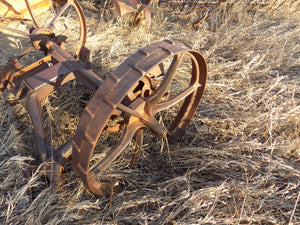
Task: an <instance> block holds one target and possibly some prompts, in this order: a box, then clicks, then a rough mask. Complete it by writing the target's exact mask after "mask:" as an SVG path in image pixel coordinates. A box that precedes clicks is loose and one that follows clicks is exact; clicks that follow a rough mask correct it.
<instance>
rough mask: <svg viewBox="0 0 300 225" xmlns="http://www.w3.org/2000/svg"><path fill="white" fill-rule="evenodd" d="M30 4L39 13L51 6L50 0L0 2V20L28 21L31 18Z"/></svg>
mask: <svg viewBox="0 0 300 225" xmlns="http://www.w3.org/2000/svg"><path fill="white" fill-rule="evenodd" d="M28 3H30V8H31V9H33V10H35V9H37V10H39V12H41V11H43V10H45V9H48V8H49V7H50V6H51V1H50V0H30V1H24V0H0V20H4V19H10V20H24V19H25V20H28V18H29V17H30V11H29V10H28V6H27V5H28Z"/></svg>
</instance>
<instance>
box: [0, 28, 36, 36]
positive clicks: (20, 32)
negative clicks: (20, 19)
mask: <svg viewBox="0 0 300 225" xmlns="http://www.w3.org/2000/svg"><path fill="white" fill-rule="evenodd" d="M0 30H8V31H11V32H14V33H17V34H21V35H23V36H26V37H30V34H29V33H27V32H25V31H21V30H17V29H14V28H10V27H5V26H0Z"/></svg>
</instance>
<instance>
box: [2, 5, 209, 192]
mask: <svg viewBox="0 0 300 225" xmlns="http://www.w3.org/2000/svg"><path fill="white" fill-rule="evenodd" d="M25 1H26V2H27V0H25ZM70 6H73V7H74V8H75V9H76V11H77V14H78V17H79V20H80V24H81V26H80V39H79V40H78V42H77V43H75V44H76V45H78V49H77V51H76V52H77V53H76V55H75V56H72V55H71V54H70V53H69V52H68V51H67V50H65V49H64V48H63V46H64V43H66V42H67V36H65V35H64V34H60V35H56V34H54V33H53V29H54V27H55V22H56V20H57V19H58V18H59V17H60V16H61V15H62V13H63V12H64V10H66V8H68V7H70ZM28 9H29V11H31V8H30V5H29V4H28ZM30 14H31V16H32V21H33V23H34V25H35V27H34V28H32V29H31V32H30V33H29V34H27V33H25V32H19V31H16V30H13V29H10V28H7V27H3V26H0V29H5V30H9V31H14V32H18V33H21V34H23V35H26V36H28V37H29V38H30V40H31V42H32V45H33V47H34V48H35V49H38V50H40V51H43V52H44V54H45V57H44V58H42V59H40V60H38V61H37V62H35V63H33V64H31V65H29V66H27V67H23V66H22V65H21V64H20V63H19V61H18V58H13V59H11V60H10V61H9V62H8V64H7V65H6V66H5V67H4V68H3V69H2V70H0V74H1V83H0V85H1V86H0V91H1V92H3V91H4V90H5V89H8V90H9V91H11V92H12V93H13V94H14V95H15V96H16V99H17V100H18V101H19V102H20V103H21V104H22V105H23V106H24V107H25V109H26V110H27V111H28V113H29V115H30V119H31V121H32V125H33V128H34V134H35V138H36V142H37V147H38V151H39V156H40V160H41V162H47V163H48V165H49V166H48V167H47V168H46V169H47V176H48V178H49V179H50V180H51V181H52V182H54V183H55V182H57V181H58V180H59V178H60V173H61V168H62V164H63V162H64V159H66V158H68V157H69V156H70V155H72V159H73V166H74V168H75V170H76V171H77V172H78V174H79V176H80V177H81V179H82V180H83V183H84V184H85V186H86V188H87V189H88V190H89V191H91V192H93V193H95V194H97V195H100V196H103V195H107V194H109V193H111V191H112V188H113V187H114V182H113V181H111V180H110V181H103V180H101V173H102V172H103V171H104V170H105V169H106V168H108V167H109V166H110V164H111V163H112V162H113V161H114V160H115V159H116V158H117V157H118V155H119V154H120V153H121V152H122V151H124V149H125V147H126V146H127V145H128V144H129V143H130V141H131V140H132V139H133V138H136V142H137V144H138V148H137V149H136V150H135V153H134V156H133V161H132V164H133V165H135V164H136V163H137V161H138V158H139V156H140V154H141V148H142V143H143V130H144V129H150V130H151V131H153V132H154V133H155V134H156V135H157V136H158V137H167V136H169V135H182V132H183V131H184V130H185V129H186V128H187V127H188V124H189V122H190V121H191V119H192V118H193V116H194V114H195V113H196V110H197V108H198V106H199V104H200V100H201V97H202V95H203V91H204V87H205V83H206V76H207V66H206V62H205V60H204V57H203V56H202V55H201V54H200V53H199V52H198V51H195V50H192V49H191V48H190V47H189V46H187V45H185V44H183V43H180V42H176V41H171V40H163V41H159V42H156V43H153V44H151V45H149V46H146V47H145V48H142V49H139V50H138V51H137V52H136V53H134V54H133V55H132V56H130V57H129V58H127V59H126V60H125V61H124V62H123V63H122V64H121V65H120V66H119V67H117V68H116V69H115V70H114V71H113V72H112V73H111V74H110V75H109V76H108V78H107V79H105V80H102V79H101V78H99V76H98V75H97V74H95V73H94V72H93V71H92V70H91V68H90V64H89V50H88V49H87V48H85V47H84V44H85V41H86V25H85V19H84V15H83V12H82V9H81V7H80V5H79V4H78V2H77V1H76V0H68V2H67V3H66V4H65V5H64V6H63V7H62V9H61V10H60V11H59V13H58V14H57V15H56V16H55V17H54V18H53V19H52V21H51V22H50V24H49V25H48V26H46V27H42V26H40V25H39V24H38V21H37V20H36V19H35V17H34V15H33V13H32V12H31V13H30ZM29 50H31V49H29ZM25 52H27V51H25ZM184 56H185V57H188V58H189V59H190V62H191V66H192V70H191V74H190V82H189V84H188V85H187V86H186V88H185V89H184V90H183V91H182V92H180V93H179V94H178V95H177V96H175V97H173V98H171V99H168V100H164V96H165V95H166V93H168V91H169V86H170V83H171V82H172V80H173V79H174V76H175V73H176V71H177V70H178V68H179V67H180V66H181V64H182V59H183V57H184ZM168 59H170V60H172V63H171V64H170V65H169V66H168V68H167V69H166V68H164V66H163V62H164V61H165V60H168ZM158 77H159V78H162V79H160V80H159V81H158V80H157V78H158ZM73 79H77V80H80V81H82V82H83V83H84V84H86V85H87V87H88V88H90V89H91V90H94V91H95V92H94V95H93V97H92V99H91V100H90V102H89V103H88V105H87V107H86V108H85V109H84V111H83V114H82V116H81V118H80V121H79V125H78V127H77V130H76V133H75V135H74V137H73V139H72V140H70V141H69V142H67V143H65V144H63V145H61V146H59V147H58V148H57V149H55V150H53V148H50V147H49V146H47V141H46V135H45V131H44V126H43V121H42V116H41V99H42V98H43V97H45V96H47V95H49V94H50V93H51V92H52V91H54V90H55V89H57V88H58V87H60V86H61V85H63V84H65V83H66V82H68V81H70V80H73ZM179 102H183V104H182V105H181V107H180V110H179V111H178V113H177V115H176V117H175V119H174V121H173V122H172V124H171V125H170V126H169V127H166V126H165V125H163V124H160V123H159V122H158V121H157V120H156V118H155V115H156V113H158V112H160V111H162V110H166V109H168V108H170V107H172V106H174V105H176V104H178V103H179ZM115 116H119V117H122V118H123V120H122V123H117V124H115V125H114V126H112V127H109V126H108V125H107V122H108V120H109V119H110V118H112V117H115ZM119 130H123V136H122V138H121V140H120V142H119V143H118V144H117V146H115V148H112V150H111V151H110V152H108V154H107V155H106V156H105V157H104V159H103V160H102V161H101V162H100V163H98V164H97V165H96V166H94V167H93V168H90V162H91V157H92V155H93V152H94V148H95V145H96V143H97V141H98V139H99V137H100V135H101V133H102V132H109V133H110V132H117V131H119ZM99 173H100V181H99V180H98V176H99V175H98V174H99Z"/></svg>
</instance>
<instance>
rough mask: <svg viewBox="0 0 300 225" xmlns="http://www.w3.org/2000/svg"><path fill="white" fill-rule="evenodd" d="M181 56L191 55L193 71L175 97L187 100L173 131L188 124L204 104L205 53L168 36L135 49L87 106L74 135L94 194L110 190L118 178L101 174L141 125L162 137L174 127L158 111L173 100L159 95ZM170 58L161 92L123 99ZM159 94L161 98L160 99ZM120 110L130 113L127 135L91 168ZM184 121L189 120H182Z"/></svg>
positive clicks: (79, 163) (79, 164) (79, 167)
mask: <svg viewBox="0 0 300 225" xmlns="http://www.w3.org/2000/svg"><path fill="white" fill-rule="evenodd" d="M181 55H187V56H188V57H190V59H191V60H192V69H191V73H192V75H191V82H190V86H189V87H188V88H186V91H183V92H182V93H183V94H181V96H180V97H178V98H175V99H174V98H173V99H172V98H171V100H170V101H171V102H172V104H175V103H177V102H178V101H183V106H182V107H181V109H180V110H179V114H180V116H179V117H178V118H179V119H176V120H175V122H173V123H172V125H171V130H175V128H180V129H186V127H187V125H188V122H189V120H190V119H191V118H192V117H193V115H194V113H195V112H196V110H197V108H198V105H199V103H200V99H201V96H202V94H203V90H204V86H205V82H206V74H207V68H206V63H205V61H204V58H203V57H202V55H201V54H200V53H198V52H196V51H193V50H191V49H190V48H189V47H187V46H185V45H183V44H180V43H178V42H171V41H168V40H164V41H161V42H157V43H154V44H151V45H149V46H147V47H145V48H143V49H141V50H139V51H138V52H137V53H135V54H133V55H132V56H131V57H129V58H128V59H127V60H125V61H124V62H123V63H122V64H121V65H120V66H119V67H118V68H117V69H115V71H113V72H112V74H111V76H110V77H109V78H108V79H107V80H106V81H105V82H104V83H103V84H102V86H101V87H99V89H98V90H97V92H96V93H95V95H94V97H93V99H92V100H91V101H90V103H89V105H88V106H87V107H86V109H85V111H84V113H83V115H82V117H81V120H80V122H79V125H78V129H77V131H76V133H75V136H74V139H73V165H74V168H75V169H76V171H77V172H78V173H79V175H80V177H81V178H82V180H83V182H84V184H85V186H86V187H87V188H88V189H89V190H90V191H92V192H93V193H96V194H98V195H106V194H109V193H110V192H109V191H111V189H112V186H113V183H111V182H102V181H100V182H99V181H98V180H97V174H99V173H100V172H102V171H104V170H105V169H106V168H108V167H109V166H110V165H111V163H112V162H113V161H114V160H115V159H116V158H117V157H118V156H119V155H120V154H121V153H122V152H123V151H124V149H125V147H126V146H127V145H128V144H129V143H130V141H131V139H132V138H133V137H134V135H135V133H136V132H137V131H138V130H140V129H141V128H150V129H151V130H152V131H154V133H156V134H157V135H158V136H161V137H165V136H166V135H167V134H168V133H169V132H170V131H168V130H167V129H166V128H165V127H164V126H163V125H161V124H160V123H159V122H158V121H157V120H156V118H155V114H156V113H157V112H159V111H162V110H163V109H165V108H168V107H166V105H167V104H169V103H170V102H169V103H166V102H164V101H162V102H160V101H159V100H160V99H161V98H162V97H163V96H164V94H165V90H164V89H166V87H165V86H167V87H168V86H169V83H170V81H169V80H172V79H171V78H173V77H174V74H173V73H174V72H172V70H175V72H176V71H177V69H178V66H176V64H179V65H180V64H181V63H180V62H181V60H178V59H180V58H182V57H181ZM168 58H171V59H173V63H171V67H170V69H168V70H167V71H168V72H167V75H166V76H165V79H164V81H162V82H161V85H160V88H159V87H158V89H157V90H156V92H154V94H150V95H149V96H148V97H145V98H143V97H140V98H137V99H135V100H134V101H132V102H131V103H130V104H129V105H124V104H122V100H123V99H124V98H125V97H126V95H127V94H128V93H130V92H131V90H132V89H133V88H135V87H136V84H137V83H138V82H139V81H140V80H142V78H143V77H145V76H147V74H149V72H151V70H153V69H155V68H157V67H158V66H159V65H160V64H161V63H162V62H163V61H164V60H165V59H168ZM165 80H166V81H165ZM165 84H166V85H165ZM155 93H158V94H155ZM157 99H159V100H158V101H157ZM187 106H188V108H189V110H188V113H183V111H184V110H183V109H184V108H185V107H187ZM115 110H120V111H122V112H123V113H124V115H125V116H124V120H125V128H124V131H123V137H122V138H120V141H119V143H118V144H117V145H116V147H115V148H112V149H111V150H110V151H109V152H108V153H107V154H106V156H105V157H104V158H103V159H102V160H101V161H100V162H99V163H96V165H95V166H94V167H93V168H92V169H90V162H91V159H92V155H93V151H94V148H95V146H96V144H97V141H98V139H99V137H100V135H101V133H102V131H103V129H104V128H105V126H106V123H107V121H108V120H109V118H110V117H111V115H113V112H114V111H115ZM182 120H184V122H183V123H179V122H180V121H182Z"/></svg>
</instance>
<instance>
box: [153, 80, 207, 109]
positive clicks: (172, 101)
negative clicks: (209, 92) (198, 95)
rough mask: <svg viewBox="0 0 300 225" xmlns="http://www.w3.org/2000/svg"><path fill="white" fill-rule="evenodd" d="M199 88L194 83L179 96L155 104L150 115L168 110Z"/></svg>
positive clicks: (197, 84) (198, 85)
mask: <svg viewBox="0 0 300 225" xmlns="http://www.w3.org/2000/svg"><path fill="white" fill-rule="evenodd" d="M200 86H201V85H200V84H199V83H196V84H194V85H192V86H189V87H188V88H187V89H185V90H184V91H183V92H181V93H180V94H179V95H177V96H175V97H174V98H171V99H169V100H167V101H164V102H161V103H158V104H156V105H155V106H153V107H152V113H154V114H155V113H157V112H159V111H162V110H165V109H168V108H170V107H172V106H174V105H176V104H177V103H179V102H180V101H182V100H183V99H185V98H186V97H187V96H189V95H190V94H191V93H193V92H194V91H195V90H196V89H197V88H198V87H200Z"/></svg>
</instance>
